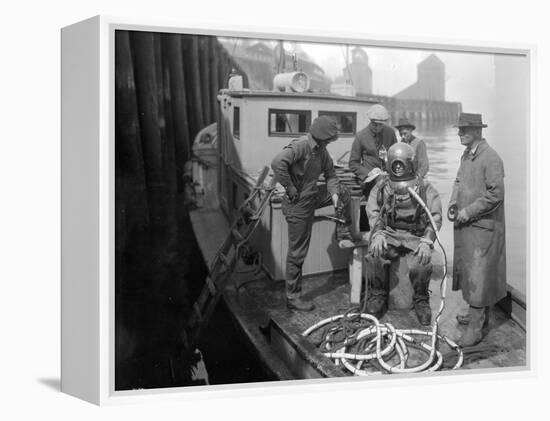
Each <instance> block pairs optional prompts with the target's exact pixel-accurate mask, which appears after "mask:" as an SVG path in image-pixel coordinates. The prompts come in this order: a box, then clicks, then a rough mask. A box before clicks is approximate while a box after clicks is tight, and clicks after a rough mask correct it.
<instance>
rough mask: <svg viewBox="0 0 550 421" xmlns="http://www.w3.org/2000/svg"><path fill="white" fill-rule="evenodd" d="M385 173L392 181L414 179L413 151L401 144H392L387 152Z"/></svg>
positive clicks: (408, 146)
mask: <svg viewBox="0 0 550 421" xmlns="http://www.w3.org/2000/svg"><path fill="white" fill-rule="evenodd" d="M387 171H388V173H389V175H390V180H392V181H407V180H412V179H414V178H415V173H416V170H415V168H414V149H413V148H412V147H411V146H410V145H407V144H406V143H403V142H400V143H395V144H393V145H392V146H391V147H390V149H389V150H388V163H387Z"/></svg>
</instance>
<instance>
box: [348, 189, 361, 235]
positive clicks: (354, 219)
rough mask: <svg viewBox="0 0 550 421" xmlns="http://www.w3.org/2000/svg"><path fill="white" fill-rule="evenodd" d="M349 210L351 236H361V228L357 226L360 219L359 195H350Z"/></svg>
mask: <svg viewBox="0 0 550 421" xmlns="http://www.w3.org/2000/svg"><path fill="white" fill-rule="evenodd" d="M350 212H351V227H350V231H351V237H352V238H354V239H359V238H361V228H360V226H359V221H360V220H361V197H358V196H351V203H350Z"/></svg>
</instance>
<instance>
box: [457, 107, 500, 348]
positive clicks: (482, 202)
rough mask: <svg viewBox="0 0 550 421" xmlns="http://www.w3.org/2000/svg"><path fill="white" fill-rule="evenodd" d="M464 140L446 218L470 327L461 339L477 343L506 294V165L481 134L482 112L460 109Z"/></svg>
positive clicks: (463, 321)
mask: <svg viewBox="0 0 550 421" xmlns="http://www.w3.org/2000/svg"><path fill="white" fill-rule="evenodd" d="M455 127H458V136H459V137H460V143H461V144H462V145H464V146H465V148H466V149H465V150H464V153H463V155H462V157H461V159H460V167H459V169H458V174H457V176H456V180H455V183H454V186H453V192H452V195H451V200H450V203H449V211H448V217H449V219H450V220H451V221H453V222H454V268H453V290H462V296H463V298H464V300H465V301H466V302H467V303H468V304H469V311H468V315H466V316H458V317H457V319H459V322H460V323H461V324H467V325H468V326H467V328H466V330H465V331H464V333H463V334H462V336H461V337H460V338H459V339H458V344H459V345H461V346H473V345H476V344H477V343H479V342H480V341H481V340H482V339H483V328H484V327H487V326H488V323H489V314H490V313H489V312H490V309H491V307H492V306H493V305H494V304H496V303H497V302H498V301H500V300H501V299H502V298H504V297H505V296H506V244H505V243H506V241H505V240H506V238H505V221H504V167H503V164H502V160H501V159H500V157H499V155H498V154H497V153H496V152H495V150H494V149H493V148H491V147H490V146H489V144H488V143H487V141H486V140H485V139H484V138H483V137H482V129H483V128H485V127H487V125H486V124H483V122H482V118H481V114H470V113H461V114H460V117H459V120H458V125H457V126H455Z"/></svg>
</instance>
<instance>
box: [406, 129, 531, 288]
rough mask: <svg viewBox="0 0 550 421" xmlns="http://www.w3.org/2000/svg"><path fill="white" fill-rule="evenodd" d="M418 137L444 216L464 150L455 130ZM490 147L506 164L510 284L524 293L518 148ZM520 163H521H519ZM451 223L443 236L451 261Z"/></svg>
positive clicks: (426, 132)
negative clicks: (425, 148)
mask: <svg viewBox="0 0 550 421" xmlns="http://www.w3.org/2000/svg"><path fill="white" fill-rule="evenodd" d="M416 134H417V136H418V137H419V138H420V139H423V140H424V142H426V146H427V148H428V157H429V159H430V171H429V173H428V176H427V179H428V180H429V181H430V182H431V183H432V184H433V185H434V187H435V188H436V189H437V190H438V191H439V193H440V195H441V201H442V203H443V212H444V215H446V213H447V207H448V204H449V198H450V195H451V191H452V186H453V182H454V179H455V177H456V173H457V171H458V167H459V164H460V157H461V156H462V153H463V151H464V147H463V146H462V145H461V144H460V141H459V138H458V135H457V129H456V128H450V127H448V128H436V129H430V130H427V129H420V130H417V133H416ZM487 140H488V142H489V144H490V145H491V146H493V147H494V148H495V149H496V150H497V152H499V154H500V156H501V158H502V159H503V161H504V171H505V174H506V178H505V189H506V191H505V195H506V196H505V207H506V247H507V253H506V260H507V275H508V276H507V277H508V279H507V280H508V283H509V284H510V285H512V286H513V287H514V288H516V289H518V290H519V291H521V292H523V293H525V285H526V229H527V228H526V227H527V224H526V206H525V204H526V190H527V186H526V182H525V178H524V177H523V174H524V173H525V168H524V165H522V161H521V160H518V159H514V158H515V157H516V155H515V148H516V146H515V145H508V147H507V145H505V144H496V142H492V141H491V139H490V138H488V139H487ZM518 161H519V163H518ZM452 231H453V230H452V224H451V223H450V222H449V221H448V220H447V219H446V217H445V218H444V221H443V226H442V228H441V232H440V236H441V239H442V242H443V246H444V247H445V249H446V251H447V254H448V256H449V257H450V258H451V259H452V252H453V234H452Z"/></svg>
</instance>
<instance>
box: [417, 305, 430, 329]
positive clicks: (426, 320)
mask: <svg viewBox="0 0 550 421" xmlns="http://www.w3.org/2000/svg"><path fill="white" fill-rule="evenodd" d="M414 311H415V312H416V317H417V318H418V321H419V322H420V324H421V325H422V326H429V325H430V323H431V322H432V309H431V307H430V303H429V301H428V300H418V301H415V303H414Z"/></svg>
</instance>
